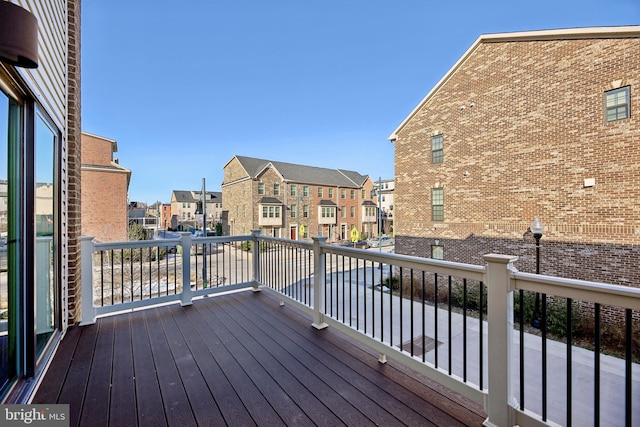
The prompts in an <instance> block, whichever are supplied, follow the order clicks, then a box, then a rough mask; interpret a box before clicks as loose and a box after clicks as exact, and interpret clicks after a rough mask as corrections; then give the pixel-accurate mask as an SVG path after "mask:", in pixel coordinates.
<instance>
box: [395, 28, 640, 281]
mask: <svg viewBox="0 0 640 427" xmlns="http://www.w3.org/2000/svg"><path fill="white" fill-rule="evenodd" d="M638 70H640V27H637V26H636V27H614V28H586V29H570V30H555V31H534V32H523V33H510V34H495V35H483V36H480V37H479V38H478V39H477V40H476V42H475V43H474V44H473V45H472V46H471V47H470V48H469V49H468V50H467V52H466V53H465V54H464V55H463V56H462V58H460V59H459V60H458V62H457V63H456V64H455V65H454V66H453V67H452V68H451V69H450V70H449V72H448V73H447V74H446V75H445V76H444V77H443V78H442V79H441V80H440V81H439V82H438V83H437V84H436V86H435V87H434V88H433V89H432V90H431V91H430V92H429V93H428V94H427V96H426V97H425V98H424V99H423V100H422V101H421V102H420V104H419V105H418V106H417V107H416V108H415V109H414V110H413V111H412V112H411V113H410V114H409V116H408V117H407V118H406V119H405V120H404V121H403V122H402V123H401V124H400V126H398V128H397V129H396V130H395V131H394V132H393V134H392V135H391V136H390V139H391V140H392V141H393V142H394V144H395V169H396V180H395V206H394V216H395V218H394V219H395V232H396V251H397V252H398V253H403V254H410V255H417V256H427V257H438V258H440V257H442V258H444V259H445V260H449V261H460V262H467V263H475V264H481V263H482V262H483V261H482V258H481V257H482V255H483V254H486V253H491V252H493V253H503V254H510V255H517V256H519V260H518V262H517V263H516V266H517V268H518V269H519V270H521V271H530V272H533V271H534V270H535V247H534V245H535V243H534V239H533V237H532V235H531V232H530V230H529V225H530V224H531V222H532V221H533V219H534V218H535V217H540V219H541V220H542V221H543V223H544V224H545V230H544V232H543V237H542V240H541V262H540V272H541V273H542V274H548V275H557V276H564V277H572V278H576V279H586V280H596V281H604V282H608V283H615V284H623V285H631V286H639V284H640V271H639V270H638V265H639V261H640V245H639V242H640V203H639V201H640V120H639V119H638V115H637V113H636V112H637V111H640V90H639V89H638V88H639V84H640V74H639V73H638ZM418 171H419V172H418Z"/></svg>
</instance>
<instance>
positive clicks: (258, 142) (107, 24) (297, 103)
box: [81, 0, 640, 203]
mask: <svg viewBox="0 0 640 427" xmlns="http://www.w3.org/2000/svg"><path fill="white" fill-rule="evenodd" d="M639 22H640V2H638V1H637V0H575V1H574V0H566V1H565V0H554V1H549V0H538V1H529V2H521V1H514V0H508V1H484V2H480V1H449V2H432V1H428V0H386V1H382V0H322V1H320V0H315V1H312V0H271V1H265V0H191V1H189V2H176V1H168V0H153V1H148V0H136V1H131V0H109V1H95V0H94V1H85V2H83V4H82V57H81V58H82V127H83V130H84V131H85V132H89V133H92V134H95V135H100V136H104V137H107V138H111V139H115V140H116V141H117V142H118V152H117V153H116V154H115V156H116V157H118V158H119V159H120V163H121V165H123V166H125V167H127V168H129V169H131V170H132V177H131V184H130V187H129V198H130V200H132V201H142V202H147V203H153V202H155V201H157V200H159V201H163V202H168V201H169V200H170V197H171V191H172V190H174V189H175V190H190V189H193V190H198V189H200V187H201V182H202V178H206V180H207V190H210V191H220V184H221V183H222V178H223V175H222V169H223V166H224V165H225V164H226V163H227V162H228V161H229V160H230V159H231V158H232V157H233V156H234V155H244V156H251V157H260V158H266V159H272V160H278V161H284V162H291V163H299V164H305V165H313V166H320V167H327V168H341V169H349V170H355V171H358V172H360V173H362V174H365V175H370V176H371V177H372V178H374V179H376V180H377V179H378V177H382V178H383V179H385V178H389V179H392V178H393V177H394V176H393V145H392V144H391V143H390V142H389V141H388V140H387V137H388V136H389V135H390V134H391V133H392V131H393V130H394V129H395V128H396V127H397V126H398V125H399V124H400V122H401V121H402V120H403V119H404V118H405V117H406V116H407V115H408V114H409V113H410V112H411V110H412V109H413V108H414V107H415V106H416V105H417V104H418V102H420V100H421V99H422V98H423V97H424V96H425V95H426V94H427V92H429V90H430V89H431V88H432V87H433V86H434V85H435V84H436V83H437V82H438V81H439V80H440V79H441V78H442V76H443V75H444V74H445V73H446V72H447V71H448V70H449V69H450V68H451V66H452V65H453V64H454V63H455V62H456V61H457V60H458V59H459V58H460V56H462V54H463V53H464V52H465V51H466V50H467V49H468V48H469V47H470V46H471V44H472V43H473V42H474V41H475V40H476V39H477V38H478V36H480V35H481V34H488V33H502V32H513V31H527V30H541V29H556V28H572V27H588V26H618V25H637V24H638V23H639Z"/></svg>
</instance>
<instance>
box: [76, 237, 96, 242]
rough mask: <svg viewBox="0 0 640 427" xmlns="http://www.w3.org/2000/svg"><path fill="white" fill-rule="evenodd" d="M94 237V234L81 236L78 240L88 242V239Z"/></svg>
mask: <svg viewBox="0 0 640 427" xmlns="http://www.w3.org/2000/svg"><path fill="white" fill-rule="evenodd" d="M93 239H94V237H93V236H80V237H78V240H80V241H81V242H86V241H87V240H93Z"/></svg>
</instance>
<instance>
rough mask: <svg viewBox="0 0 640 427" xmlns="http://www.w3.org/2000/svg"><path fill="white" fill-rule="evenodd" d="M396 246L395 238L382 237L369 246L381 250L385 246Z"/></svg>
mask: <svg viewBox="0 0 640 427" xmlns="http://www.w3.org/2000/svg"><path fill="white" fill-rule="evenodd" d="M395 244H396V241H395V239H394V238H393V237H389V236H382V237H380V238H379V239H373V240H371V241H370V242H369V245H370V246H371V247H372V248H381V247H384V246H393V245H395Z"/></svg>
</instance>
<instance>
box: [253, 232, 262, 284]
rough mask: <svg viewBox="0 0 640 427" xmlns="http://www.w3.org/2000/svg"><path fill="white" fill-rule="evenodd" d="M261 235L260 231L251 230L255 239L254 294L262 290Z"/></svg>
mask: <svg viewBox="0 0 640 427" xmlns="http://www.w3.org/2000/svg"><path fill="white" fill-rule="evenodd" d="M259 235H260V230H251V238H252V239H253V240H252V242H253V247H252V253H253V277H252V281H253V292H258V291H259V290H260V280H261V277H260V241H259V240H258V236H259Z"/></svg>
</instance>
